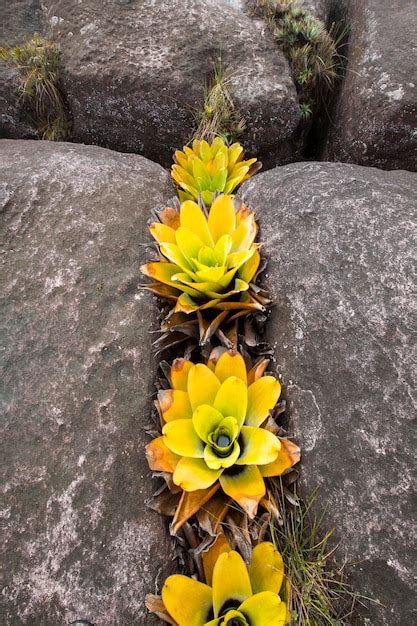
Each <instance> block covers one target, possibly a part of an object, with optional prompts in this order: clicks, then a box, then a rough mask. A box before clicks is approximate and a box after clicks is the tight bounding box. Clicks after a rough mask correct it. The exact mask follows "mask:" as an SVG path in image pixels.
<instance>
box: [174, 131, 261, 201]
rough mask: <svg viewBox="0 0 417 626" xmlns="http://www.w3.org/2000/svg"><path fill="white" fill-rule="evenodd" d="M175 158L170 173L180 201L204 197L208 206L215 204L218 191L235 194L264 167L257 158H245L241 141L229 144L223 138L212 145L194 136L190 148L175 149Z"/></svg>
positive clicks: (215, 140)
mask: <svg viewBox="0 0 417 626" xmlns="http://www.w3.org/2000/svg"><path fill="white" fill-rule="evenodd" d="M174 161H175V163H174V165H173V166H172V169H171V176H172V179H173V181H174V182H175V184H176V185H177V186H178V188H179V189H178V196H179V198H180V200H181V201H182V202H183V201H185V200H198V199H199V198H200V197H201V198H202V200H203V202H204V204H205V205H206V206H210V205H211V204H212V202H213V200H214V198H215V195H216V193H217V192H220V193H226V194H228V193H232V192H233V191H234V190H235V189H236V187H238V186H239V185H240V184H241V183H243V182H244V181H245V180H248V178H250V177H251V176H253V174H255V172H257V171H258V170H259V169H260V168H261V167H262V164H261V163H259V162H257V160H256V159H255V158H252V159H248V160H246V161H245V160H244V157H243V147H242V146H241V145H240V144H239V143H233V144H232V145H231V146H227V145H226V144H225V142H224V141H223V139H221V138H220V137H216V138H215V139H214V141H213V142H212V143H211V144H209V143H208V142H207V141H205V140H204V139H203V140H198V139H195V140H194V141H193V144H192V147H191V148H190V147H189V146H184V148H183V149H182V150H176V152H175V154H174Z"/></svg>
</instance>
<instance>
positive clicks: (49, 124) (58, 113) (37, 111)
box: [0, 34, 70, 141]
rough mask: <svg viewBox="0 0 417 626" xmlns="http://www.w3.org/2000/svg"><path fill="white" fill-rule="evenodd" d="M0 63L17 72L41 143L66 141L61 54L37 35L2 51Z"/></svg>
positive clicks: (67, 124)
mask: <svg viewBox="0 0 417 626" xmlns="http://www.w3.org/2000/svg"><path fill="white" fill-rule="evenodd" d="M0 59H2V60H3V61H5V62H6V63H7V64H8V65H10V66H11V67H13V68H15V69H16V70H17V72H18V76H19V83H20V85H19V91H20V95H21V98H22V99H23V101H24V104H25V109H26V112H27V113H28V115H29V117H31V119H32V122H33V124H34V125H35V126H36V129H37V132H38V134H39V136H40V137H41V138H42V139H48V140H50V141H63V140H65V139H67V138H68V135H69V133H70V123H69V120H68V115H67V111H66V107H65V103H64V100H63V97H62V94H61V91H60V88H59V66H60V51H59V49H58V48H57V46H56V45H54V44H53V43H51V42H49V41H47V40H45V39H42V38H41V37H39V35H37V34H35V35H34V36H33V37H32V39H30V40H29V41H27V42H26V43H24V44H22V45H19V46H14V47H2V48H0Z"/></svg>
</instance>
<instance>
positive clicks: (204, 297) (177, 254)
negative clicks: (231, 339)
mask: <svg viewBox="0 0 417 626" xmlns="http://www.w3.org/2000/svg"><path fill="white" fill-rule="evenodd" d="M159 218H160V220H161V222H154V223H153V224H151V226H150V232H151V234H152V236H153V237H154V239H155V240H156V241H157V244H158V247H159V252H160V260H159V261H155V262H149V263H146V264H145V265H143V266H142V267H141V270H142V272H143V273H144V274H145V275H146V276H148V277H150V278H151V279H153V281H154V282H152V283H149V284H146V285H144V287H145V288H147V289H149V290H151V291H152V292H154V293H156V294H157V295H159V296H162V297H164V298H166V299H168V300H170V301H173V302H175V306H174V308H173V310H172V311H171V313H170V316H169V318H170V330H171V331H172V330H173V329H175V328H174V327H175V326H177V327H179V326H181V325H183V324H184V322H185V321H186V319H185V320H184V316H185V318H188V317H189V316H190V314H191V317H192V315H193V314H194V316H195V315H197V317H198V320H199V322H198V323H199V324H200V340H201V338H202V336H203V335H204V333H205V331H206V330H207V323H211V322H212V321H213V319H215V320H216V321H215V324H214V326H213V327H212V329H211V334H212V333H213V332H214V331H215V330H217V328H218V326H219V324H220V323H222V322H224V320H225V318H226V317H229V318H232V317H233V318H234V319H236V318H237V317H239V316H241V315H247V314H248V313H250V312H251V311H263V310H265V305H266V304H268V303H269V299H268V297H267V295H266V293H265V292H264V291H263V290H262V289H260V288H259V287H257V286H256V285H255V284H254V281H255V279H256V275H257V272H258V269H259V264H260V254H259V245H258V244H256V243H254V240H255V237H256V233H257V225H256V221H255V217H254V213H253V212H252V211H250V210H249V209H248V208H247V207H246V206H245V205H244V204H242V203H240V202H238V201H237V200H235V199H234V198H233V196H230V195H220V196H217V198H216V199H215V200H214V201H213V204H212V205H211V208H210V210H209V211H207V210H206V209H205V207H204V206H200V205H199V204H197V203H196V202H194V201H192V200H187V201H185V202H183V203H182V205H181V207H180V210H179V212H178V211H176V210H175V209H173V208H167V209H164V210H163V211H162V212H161V213H160V215H159ZM203 316H204V319H205V320H206V322H204V321H203ZM207 338H209V337H207Z"/></svg>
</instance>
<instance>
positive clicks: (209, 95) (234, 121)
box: [193, 63, 245, 144]
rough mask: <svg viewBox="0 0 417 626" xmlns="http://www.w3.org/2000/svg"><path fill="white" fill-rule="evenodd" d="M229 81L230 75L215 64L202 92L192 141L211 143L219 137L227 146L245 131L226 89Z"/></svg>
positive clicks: (219, 64)
mask: <svg viewBox="0 0 417 626" xmlns="http://www.w3.org/2000/svg"><path fill="white" fill-rule="evenodd" d="M229 81H230V74H228V73H227V71H225V70H224V69H223V67H222V64H221V63H217V64H216V65H215V67H214V70H213V74H212V76H211V78H210V80H209V82H208V84H207V87H206V89H205V92H204V103H203V107H202V109H201V111H198V112H197V113H196V118H197V123H198V126H197V130H196V131H195V133H194V134H193V139H205V140H206V141H208V142H209V143H211V142H212V141H213V140H214V139H215V138H216V137H221V138H222V139H223V141H224V142H225V143H227V144H228V143H231V142H233V141H234V140H235V139H236V137H238V136H239V135H241V134H242V132H243V131H244V130H245V120H244V119H243V118H242V117H241V116H240V115H239V113H238V112H237V111H236V109H235V106H234V103H233V100H232V97H231V95H230V92H229V89H228V83H229Z"/></svg>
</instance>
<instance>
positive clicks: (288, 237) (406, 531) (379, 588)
mask: <svg viewBox="0 0 417 626" xmlns="http://www.w3.org/2000/svg"><path fill="white" fill-rule="evenodd" d="M416 183H417V175H416V174H412V173H410V172H403V171H397V172H395V171H393V172H383V171H379V170H377V169H373V168H364V167H359V166H355V165H346V164H335V163H303V164H292V165H287V166H285V167H281V168H276V169H274V170H270V171H269V172H266V173H264V174H259V175H257V176H256V177H255V178H254V179H253V180H252V181H249V182H248V183H245V186H244V187H243V189H242V194H241V195H243V197H244V198H245V199H246V200H247V201H248V202H249V203H250V204H251V206H252V207H253V208H254V209H256V211H257V212H258V215H259V219H260V225H261V238H262V241H263V242H264V249H265V252H266V254H267V255H268V257H269V266H268V271H267V274H268V284H269V285H270V287H271V288H272V292H273V297H274V299H275V301H276V307H275V308H274V309H273V313H272V316H271V318H270V320H269V324H268V325H267V329H268V331H267V340H269V341H270V342H271V343H272V344H273V346H274V348H275V351H276V356H277V368H278V371H279V372H281V373H282V375H283V379H284V384H285V394H286V397H287V400H288V402H289V415H290V417H291V420H292V428H291V430H294V432H295V433H296V434H297V437H299V440H300V442H301V445H302V450H303V461H302V477H303V484H304V486H305V488H306V489H307V490H308V491H309V492H311V491H312V490H313V489H314V488H316V487H318V488H319V492H318V498H319V504H320V508H323V507H324V505H325V504H326V503H327V504H328V506H329V510H328V518H327V524H328V527H329V528H331V527H333V526H336V527H337V537H336V539H337V541H340V542H341V543H340V546H339V548H338V551H337V555H338V559H339V561H340V562H343V561H344V560H345V559H346V560H347V561H348V562H350V563H355V564H356V566H355V567H354V568H353V570H352V576H351V582H352V583H353V585H354V587H355V589H356V590H357V591H358V592H360V593H361V594H364V595H365V596H370V597H373V598H375V599H376V600H379V601H380V602H382V603H383V604H384V605H385V607H386V608H380V607H378V606H377V605H375V604H370V605H369V610H368V612H367V613H364V614H363V616H362V619H361V622H360V623H361V624H367V625H368V626H374V625H376V624H378V625H381V626H392V624H401V625H403V624H404V625H405V624H413V623H415V620H416V616H415V614H413V613H412V607H413V606H414V607H415V604H414V598H415V594H414V593H413V591H412V585H413V582H412V581H413V570H414V568H415V562H416V553H415V526H414V522H413V520H415V516H416V512H415V504H414V505H413V504H412V493H411V491H412V471H413V467H414V460H413V458H414V450H415V447H416V445H415V444H416V442H415V426H413V418H414V416H415V408H414V406H413V401H412V390H413V371H414V373H415V362H414V364H413V346H414V344H415V341H414V339H413V331H412V328H413V326H412V316H413V314H414V313H415V307H413V305H412V290H413V243H412V235H413V217H414V218H415V209H416V206H417V192H416V189H417V185H416ZM413 213H414V215H413ZM414 224H415V219H414ZM414 235H415V233H414ZM415 502H416V500H415V499H414V503H415ZM413 529H414V530H413Z"/></svg>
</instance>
